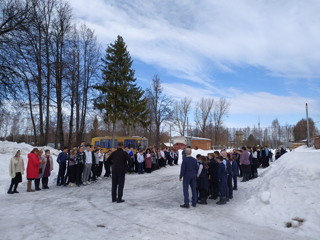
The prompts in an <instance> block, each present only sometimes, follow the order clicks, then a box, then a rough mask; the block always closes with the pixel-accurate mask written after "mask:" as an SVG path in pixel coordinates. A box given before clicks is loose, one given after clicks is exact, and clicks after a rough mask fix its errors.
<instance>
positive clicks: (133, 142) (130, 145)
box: [124, 139, 137, 149]
mask: <svg viewBox="0 0 320 240" xmlns="http://www.w3.org/2000/svg"><path fill="white" fill-rule="evenodd" d="M124 147H128V148H133V149H136V148H137V140H129V139H126V140H124Z"/></svg>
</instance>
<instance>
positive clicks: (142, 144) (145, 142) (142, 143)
mask: <svg viewBox="0 0 320 240" xmlns="http://www.w3.org/2000/svg"><path fill="white" fill-rule="evenodd" d="M145 147H148V140H141V148H142V149H144V148H145Z"/></svg>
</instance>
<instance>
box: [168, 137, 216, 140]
mask: <svg viewBox="0 0 320 240" xmlns="http://www.w3.org/2000/svg"><path fill="white" fill-rule="evenodd" d="M172 138H190V139H191V138H192V139H193V140H207V141H211V139H210V138H200V137H190V136H176V137H172Z"/></svg>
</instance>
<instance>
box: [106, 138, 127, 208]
mask: <svg viewBox="0 0 320 240" xmlns="http://www.w3.org/2000/svg"><path fill="white" fill-rule="evenodd" d="M107 161H108V162H109V163H111V164H112V188H111V197H112V202H117V203H122V202H124V200H123V199H122V196H123V188H124V182H125V174H126V172H127V169H128V165H129V164H130V157H129V154H128V153H127V152H126V151H124V150H123V142H118V145H117V150H116V151H114V152H112V153H111V155H110V156H109V157H108V159H107ZM117 190H118V194H117Z"/></svg>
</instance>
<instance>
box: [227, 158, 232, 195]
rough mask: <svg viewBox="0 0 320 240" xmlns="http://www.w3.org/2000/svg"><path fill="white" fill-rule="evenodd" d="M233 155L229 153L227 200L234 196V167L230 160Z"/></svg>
mask: <svg viewBox="0 0 320 240" xmlns="http://www.w3.org/2000/svg"><path fill="white" fill-rule="evenodd" d="M230 160H231V157H230V154H229V153H227V172H228V179H227V182H228V194H227V201H228V199H232V198H233V187H232V179H233V169H232V162H230Z"/></svg>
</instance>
